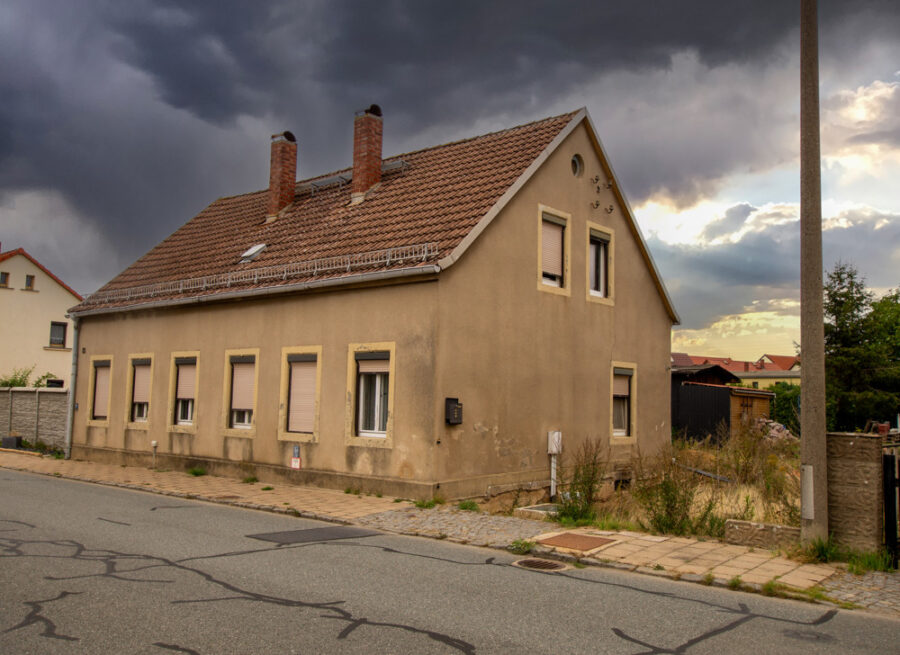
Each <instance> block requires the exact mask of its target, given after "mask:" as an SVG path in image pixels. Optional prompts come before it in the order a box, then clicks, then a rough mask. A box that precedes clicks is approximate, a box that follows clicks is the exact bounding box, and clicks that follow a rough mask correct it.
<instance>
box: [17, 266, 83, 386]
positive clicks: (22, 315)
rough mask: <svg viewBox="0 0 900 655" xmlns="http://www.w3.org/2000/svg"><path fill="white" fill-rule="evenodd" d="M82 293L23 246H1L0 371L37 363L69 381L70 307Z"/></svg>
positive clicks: (38, 371) (40, 370)
mask: <svg viewBox="0 0 900 655" xmlns="http://www.w3.org/2000/svg"><path fill="white" fill-rule="evenodd" d="M80 300H81V296H80V295H78V294H77V293H76V292H75V291H73V290H72V289H71V288H70V287H69V286H68V285H66V283H65V282H63V281H62V280H60V279H59V278H58V277H56V276H55V275H54V274H53V273H51V272H50V271H49V270H48V269H47V268H45V267H44V266H43V265H41V263H40V262H38V261H37V260H36V259H35V258H34V257H32V256H31V255H29V254H28V253H27V252H26V251H25V249H24V248H17V249H15V250H9V251H7V252H0V317H3V320H2V321H0V375H7V374H9V373H12V372H13V370H14V369H33V370H32V372H31V382H34V381H35V380H36V379H37V378H39V377H40V376H42V375H44V374H45V373H52V374H53V377H54V378H56V379H61V380H63V381H64V384H65V386H68V383H69V377H70V374H71V370H72V348H71V338H72V337H71V333H72V325H71V321H70V320H69V319H68V318H67V316H66V311H67V309H68V308H69V307H71V305H72V303H73V302H77V301H80Z"/></svg>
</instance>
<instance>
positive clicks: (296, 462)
mask: <svg viewBox="0 0 900 655" xmlns="http://www.w3.org/2000/svg"><path fill="white" fill-rule="evenodd" d="M291 468H292V469H299V468H300V445H299V444H294V456H293V457H291Z"/></svg>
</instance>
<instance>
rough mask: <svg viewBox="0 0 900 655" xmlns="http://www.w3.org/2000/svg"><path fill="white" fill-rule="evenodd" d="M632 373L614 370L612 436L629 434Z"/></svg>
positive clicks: (625, 370) (624, 370)
mask: <svg viewBox="0 0 900 655" xmlns="http://www.w3.org/2000/svg"><path fill="white" fill-rule="evenodd" d="M633 374H634V373H633V371H630V370H628V369H619V368H617V369H615V371H614V374H613V406H612V408H613V435H615V436H619V437H622V436H628V435H629V434H630V432H631V378H632V375H633Z"/></svg>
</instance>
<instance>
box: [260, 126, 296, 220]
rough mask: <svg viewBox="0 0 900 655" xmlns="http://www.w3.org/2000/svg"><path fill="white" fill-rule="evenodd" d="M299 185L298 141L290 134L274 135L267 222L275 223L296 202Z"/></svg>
mask: <svg viewBox="0 0 900 655" xmlns="http://www.w3.org/2000/svg"><path fill="white" fill-rule="evenodd" d="M296 184H297V139H296V137H295V136H294V135H293V134H291V133H290V132H284V133H283V134H273V135H272V160H271V164H270V166H269V204H268V207H267V209H266V222H270V221H274V220H275V218H276V217H277V215H278V212H280V211H281V210H282V209H284V208H285V207H287V206H288V205H289V204H291V203H292V202H294V187H295V186H296Z"/></svg>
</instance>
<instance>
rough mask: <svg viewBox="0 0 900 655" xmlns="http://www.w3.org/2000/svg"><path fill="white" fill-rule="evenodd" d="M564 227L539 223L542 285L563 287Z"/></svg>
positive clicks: (548, 222)
mask: <svg viewBox="0 0 900 655" xmlns="http://www.w3.org/2000/svg"><path fill="white" fill-rule="evenodd" d="M564 233H565V227H564V226H562V225H560V224H558V223H556V222H553V221H548V220H546V219H545V220H544V221H542V223H541V266H542V275H543V281H544V284H549V285H552V286H556V287H561V286H563V260H564V256H565V253H564V252H563V235H564Z"/></svg>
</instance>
